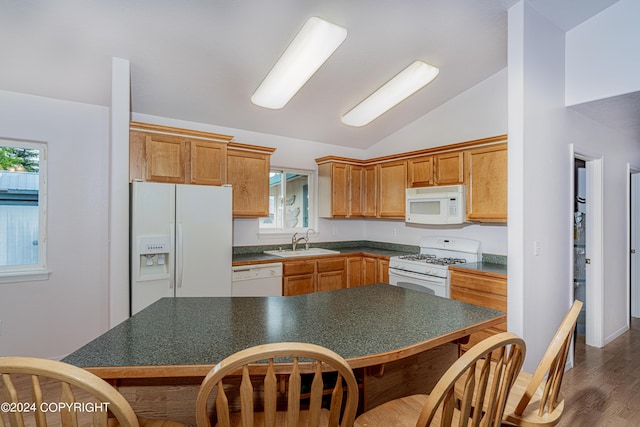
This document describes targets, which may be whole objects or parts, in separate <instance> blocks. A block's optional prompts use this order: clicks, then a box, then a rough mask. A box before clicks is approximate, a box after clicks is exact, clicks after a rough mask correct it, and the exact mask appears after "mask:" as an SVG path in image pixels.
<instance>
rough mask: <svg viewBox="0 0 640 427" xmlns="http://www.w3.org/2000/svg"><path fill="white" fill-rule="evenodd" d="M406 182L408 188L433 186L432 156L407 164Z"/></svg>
mask: <svg viewBox="0 0 640 427" xmlns="http://www.w3.org/2000/svg"><path fill="white" fill-rule="evenodd" d="M407 181H408V185H409V187H412V188H413V187H427V186H430V185H433V156H421V157H417V158H415V159H409V160H408V162H407Z"/></svg>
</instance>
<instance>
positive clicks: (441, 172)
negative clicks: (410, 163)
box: [434, 151, 464, 185]
mask: <svg viewBox="0 0 640 427" xmlns="http://www.w3.org/2000/svg"><path fill="white" fill-rule="evenodd" d="M463 166H464V152H462V151H459V152H454V153H445V154H438V155H436V156H434V170H435V173H434V175H435V177H434V183H435V184H436V185H455V184H462V183H463V182H464V167H463Z"/></svg>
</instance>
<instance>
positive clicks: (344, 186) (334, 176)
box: [331, 163, 349, 217]
mask: <svg viewBox="0 0 640 427" xmlns="http://www.w3.org/2000/svg"><path fill="white" fill-rule="evenodd" d="M348 197H349V175H348V171H347V165H346V164H344V163H332V164H331V216H334V217H335V216H347V206H348Z"/></svg>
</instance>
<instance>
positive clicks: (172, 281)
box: [169, 223, 176, 289]
mask: <svg viewBox="0 0 640 427" xmlns="http://www.w3.org/2000/svg"><path fill="white" fill-rule="evenodd" d="M169 234H170V236H171V245H172V246H173V248H172V252H173V254H174V256H173V259H174V262H175V259H176V257H175V253H176V248H175V246H176V244H175V242H176V225H175V224H174V223H171V224H169ZM169 259H171V257H170V258H169ZM169 267H171V266H169ZM175 286H176V278H175V274H171V275H170V276H169V289H173V288H175Z"/></svg>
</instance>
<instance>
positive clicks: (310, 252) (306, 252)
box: [264, 248, 340, 258]
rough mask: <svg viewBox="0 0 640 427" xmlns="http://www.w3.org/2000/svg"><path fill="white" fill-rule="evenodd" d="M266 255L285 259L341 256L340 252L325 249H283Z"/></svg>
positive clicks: (266, 252) (268, 252)
mask: <svg viewBox="0 0 640 427" xmlns="http://www.w3.org/2000/svg"><path fill="white" fill-rule="evenodd" d="M264 253H265V254H268V255H275V256H279V257H283V258H289V257H296V256H314V255H328V254H339V253H340V252H339V251H334V250H331V249H323V248H309V249H296V250H295V251H294V250H291V249H283V250H275V251H264Z"/></svg>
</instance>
